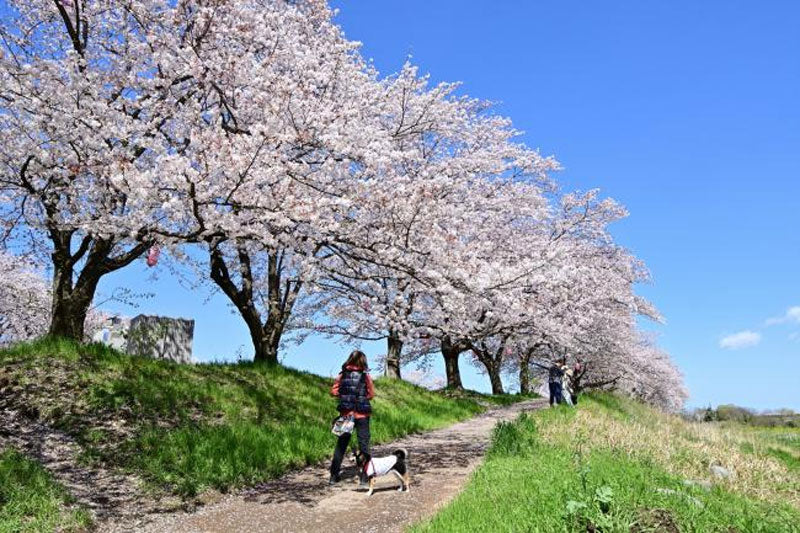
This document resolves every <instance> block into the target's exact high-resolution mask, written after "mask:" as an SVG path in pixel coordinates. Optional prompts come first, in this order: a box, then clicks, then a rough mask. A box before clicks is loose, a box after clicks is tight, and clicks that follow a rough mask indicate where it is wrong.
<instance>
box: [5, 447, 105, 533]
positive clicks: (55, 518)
mask: <svg viewBox="0 0 800 533" xmlns="http://www.w3.org/2000/svg"><path fill="white" fill-rule="evenodd" d="M90 522H91V519H90V517H89V514H88V513H87V512H86V511H84V510H83V509H80V508H76V507H75V506H74V505H72V500H71V498H70V496H69V494H68V493H67V491H66V490H64V488H63V487H61V486H59V485H58V484H57V483H56V482H55V481H53V479H52V478H51V476H50V475H49V474H48V473H47V472H46V471H45V470H43V469H42V467H41V466H39V465H38V464H37V463H35V462H34V461H30V460H28V459H26V458H25V457H23V456H22V455H20V454H19V453H17V452H15V451H12V450H5V451H0V533H22V532H29V531H30V532H33V531H55V530H59V531H79V530H83V529H84V528H86V527H87V526H88V525H89V523H90Z"/></svg>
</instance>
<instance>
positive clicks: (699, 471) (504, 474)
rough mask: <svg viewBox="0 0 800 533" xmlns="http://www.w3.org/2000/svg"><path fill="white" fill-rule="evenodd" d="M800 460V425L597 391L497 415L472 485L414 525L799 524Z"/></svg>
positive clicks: (753, 528) (645, 527) (766, 527)
mask: <svg viewBox="0 0 800 533" xmlns="http://www.w3.org/2000/svg"><path fill="white" fill-rule="evenodd" d="M798 459H800V430H798V429H792V428H783V429H760V430H756V429H753V428H749V427H744V426H738V425H735V424H722V425H721V424H700V423H689V422H686V421H684V420H683V419H681V418H679V417H676V416H670V415H666V414H663V413H660V412H658V411H655V410H653V409H651V408H649V407H646V406H644V405H642V404H639V403H636V402H634V401H631V400H627V399H623V398H619V397H616V396H611V395H596V396H590V397H587V398H586V399H585V400H583V401H581V404H580V405H579V407H578V409H571V408H566V407H560V408H558V409H549V410H544V411H541V412H538V413H536V414H534V415H530V416H522V417H521V418H519V419H518V420H517V421H515V422H514V423H508V424H501V425H499V426H498V427H497V428H496V429H495V433H494V438H493V444H492V448H491V450H490V452H489V456H488V458H487V461H486V462H485V463H484V464H483V465H482V466H481V468H479V470H478V471H477V472H476V473H475V475H474V476H473V478H472V480H471V481H470V483H469V485H468V486H467V488H466V489H465V491H464V492H463V493H462V494H461V495H460V496H459V497H458V498H457V499H456V500H455V501H454V502H453V503H452V504H451V505H449V506H448V507H446V508H445V509H444V510H442V511H441V512H440V513H439V514H438V515H436V517H434V518H433V519H432V520H430V521H427V522H425V523H423V524H420V525H418V526H417V527H416V528H415V529H414V531H416V532H438V531H441V532H446V531H447V532H449V531H574V532H578V531H604V532H609V531H620V532H623V531H624V532H637V533H638V532H645V531H661V532H675V531H698V532H713V531H720V532H726V533H730V532H742V533H744V532H748V533H749V532H771V533H775V532H795V531H800V471H799V470H798V468H797V463H798Z"/></svg>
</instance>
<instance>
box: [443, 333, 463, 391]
mask: <svg viewBox="0 0 800 533" xmlns="http://www.w3.org/2000/svg"><path fill="white" fill-rule="evenodd" d="M464 350H466V348H463V347H462V346H461V344H460V343H453V342H452V341H451V340H450V337H448V336H445V337H444V338H443V339H442V357H444V369H445V373H446V374H447V388H448V389H458V390H463V389H464V385H463V384H462V383H461V372H460V371H459V369H458V358H459V356H460V355H461V353H462V352H463V351H464Z"/></svg>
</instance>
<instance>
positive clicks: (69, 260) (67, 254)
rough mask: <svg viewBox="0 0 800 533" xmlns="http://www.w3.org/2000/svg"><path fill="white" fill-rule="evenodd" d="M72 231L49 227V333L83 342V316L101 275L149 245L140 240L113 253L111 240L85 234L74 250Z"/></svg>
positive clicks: (122, 265) (126, 261)
mask: <svg viewBox="0 0 800 533" xmlns="http://www.w3.org/2000/svg"><path fill="white" fill-rule="evenodd" d="M73 234H74V232H73V231H65V230H59V229H56V228H52V229H51V230H50V238H51V240H52V241H53V253H52V255H51V258H52V260H53V302H52V307H51V311H52V316H51V318H50V328H49V330H48V334H49V335H51V336H53V337H61V338H65V339H71V340H75V341H78V342H82V341H83V335H84V323H85V322H86V315H87V314H88V313H89V307H90V306H91V305H92V301H93V300H94V294H95V291H96V290H97V284H98V283H99V282H100V278H102V277H103V276H104V275H106V274H109V273H111V272H114V271H115V270H119V269H121V268H123V267H125V266H127V265H129V264H130V263H131V262H132V261H133V260H134V259H136V258H137V257H140V256H141V255H142V254H144V252H145V251H146V250H147V248H148V247H149V246H150V245H149V244H148V243H139V244H137V245H136V246H134V247H133V248H131V249H130V250H128V251H127V252H123V253H122V254H119V255H115V256H112V255H111V254H112V252H113V250H114V247H115V242H114V241H111V240H104V239H97V238H94V237H92V236H90V235H87V236H85V237H84V238H83V239H82V241H81V243H80V245H79V246H78V249H77V250H76V251H75V253H73V252H72V236H73ZM84 256H85V258H86V259H85V262H84V264H83V268H82V269H81V272H80V275H78V277H77V280H76V279H75V265H76V264H77V263H78V262H79V261H80V260H81V259H83V258H84Z"/></svg>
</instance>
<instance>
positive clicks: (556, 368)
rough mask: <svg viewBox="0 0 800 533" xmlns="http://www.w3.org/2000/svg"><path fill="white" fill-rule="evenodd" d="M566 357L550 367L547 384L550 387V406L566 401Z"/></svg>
mask: <svg viewBox="0 0 800 533" xmlns="http://www.w3.org/2000/svg"><path fill="white" fill-rule="evenodd" d="M566 362H567V360H566V358H563V357H562V358H561V359H559V360H558V361H556V362H555V363H553V364H552V365H550V368H549V369H548V379H547V385H548V387H549V388H550V406H551V407H552V406H553V405H554V404H560V403H562V402H563V401H564V396H563V394H564V389H563V387H564V385H563V383H564V365H565V364H566Z"/></svg>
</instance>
